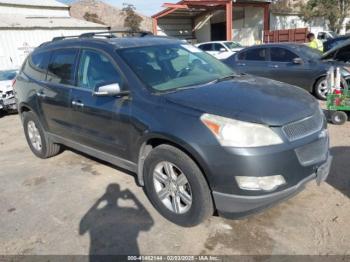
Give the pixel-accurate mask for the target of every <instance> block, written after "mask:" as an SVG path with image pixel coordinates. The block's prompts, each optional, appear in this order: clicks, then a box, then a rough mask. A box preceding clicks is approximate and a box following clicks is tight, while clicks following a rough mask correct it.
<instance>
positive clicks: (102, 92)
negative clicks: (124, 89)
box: [93, 83, 121, 96]
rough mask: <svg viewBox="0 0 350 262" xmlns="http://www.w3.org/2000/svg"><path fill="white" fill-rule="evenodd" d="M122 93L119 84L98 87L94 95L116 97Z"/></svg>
mask: <svg viewBox="0 0 350 262" xmlns="http://www.w3.org/2000/svg"><path fill="white" fill-rule="evenodd" d="M120 93H121V90H120V86H119V84H118V83H114V84H110V85H104V86H100V87H97V88H96V89H95V91H94V93H93V95H94V96H116V95H118V94H120Z"/></svg>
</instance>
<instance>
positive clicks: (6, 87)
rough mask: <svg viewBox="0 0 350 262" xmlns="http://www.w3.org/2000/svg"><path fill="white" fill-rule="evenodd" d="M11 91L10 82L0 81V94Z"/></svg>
mask: <svg viewBox="0 0 350 262" xmlns="http://www.w3.org/2000/svg"><path fill="white" fill-rule="evenodd" d="M12 89H13V88H12V80H6V81H0V92H2V93H5V92H7V91H11V90H12Z"/></svg>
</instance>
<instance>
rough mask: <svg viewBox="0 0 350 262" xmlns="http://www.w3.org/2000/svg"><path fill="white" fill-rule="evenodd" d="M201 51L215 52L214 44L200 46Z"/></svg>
mask: <svg viewBox="0 0 350 262" xmlns="http://www.w3.org/2000/svg"><path fill="white" fill-rule="evenodd" d="M199 48H200V49H202V50H203V51H212V50H213V45H212V44H204V45H200V46H199Z"/></svg>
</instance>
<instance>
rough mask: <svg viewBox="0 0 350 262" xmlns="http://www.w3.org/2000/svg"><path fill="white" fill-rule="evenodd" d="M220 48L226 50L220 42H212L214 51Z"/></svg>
mask: <svg viewBox="0 0 350 262" xmlns="http://www.w3.org/2000/svg"><path fill="white" fill-rule="evenodd" d="M222 48H224V49H225V50H226V48H225V47H224V46H223V45H222V44H214V45H213V50H214V51H220V50H221V49H222Z"/></svg>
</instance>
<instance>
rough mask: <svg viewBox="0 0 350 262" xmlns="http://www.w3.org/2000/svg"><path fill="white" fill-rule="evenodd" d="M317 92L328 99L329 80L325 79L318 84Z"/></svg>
mask: <svg viewBox="0 0 350 262" xmlns="http://www.w3.org/2000/svg"><path fill="white" fill-rule="evenodd" d="M317 91H318V93H319V95H320V96H321V97H323V98H324V99H326V97H327V94H328V86H327V80H326V79H324V80H322V81H321V82H319V83H318V86H317Z"/></svg>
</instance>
